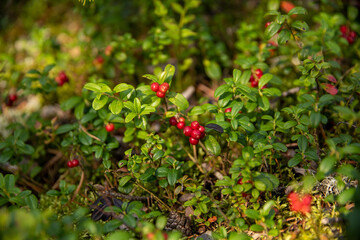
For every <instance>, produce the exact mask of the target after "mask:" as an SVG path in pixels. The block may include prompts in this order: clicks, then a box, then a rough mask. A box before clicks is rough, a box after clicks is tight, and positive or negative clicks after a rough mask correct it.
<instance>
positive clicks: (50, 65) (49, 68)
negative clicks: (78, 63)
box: [43, 64, 55, 75]
mask: <svg viewBox="0 0 360 240" xmlns="http://www.w3.org/2000/svg"><path fill="white" fill-rule="evenodd" d="M54 67H55V64H49V65H47V66H45V67H44V71H43V74H44V75H48V73H49V72H50V71H51V69H53V68H54Z"/></svg>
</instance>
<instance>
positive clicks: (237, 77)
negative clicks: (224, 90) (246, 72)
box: [233, 69, 241, 84]
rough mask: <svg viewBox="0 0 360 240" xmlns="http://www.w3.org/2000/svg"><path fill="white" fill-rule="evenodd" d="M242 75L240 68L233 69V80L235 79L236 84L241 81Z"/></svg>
mask: <svg viewBox="0 0 360 240" xmlns="http://www.w3.org/2000/svg"><path fill="white" fill-rule="evenodd" d="M240 77H241V71H240V70H238V69H234V70H233V80H234V82H235V84H237V83H238V82H240Z"/></svg>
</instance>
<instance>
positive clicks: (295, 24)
mask: <svg viewBox="0 0 360 240" xmlns="http://www.w3.org/2000/svg"><path fill="white" fill-rule="evenodd" d="M291 27H293V28H296V29H299V30H300V31H308V30H309V26H308V25H307V23H306V22H304V21H295V22H293V23H292V24H291Z"/></svg>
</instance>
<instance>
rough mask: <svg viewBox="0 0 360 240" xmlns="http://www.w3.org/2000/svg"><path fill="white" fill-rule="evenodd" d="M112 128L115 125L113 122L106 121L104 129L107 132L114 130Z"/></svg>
mask: <svg viewBox="0 0 360 240" xmlns="http://www.w3.org/2000/svg"><path fill="white" fill-rule="evenodd" d="M114 129H115V125H114V124H113V123H108V124H106V125H105V130H106V131H107V132H112V131H114Z"/></svg>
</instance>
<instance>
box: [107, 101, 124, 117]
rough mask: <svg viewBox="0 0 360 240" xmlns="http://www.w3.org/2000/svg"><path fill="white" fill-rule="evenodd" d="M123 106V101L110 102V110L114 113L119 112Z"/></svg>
mask: <svg viewBox="0 0 360 240" xmlns="http://www.w3.org/2000/svg"><path fill="white" fill-rule="evenodd" d="M122 108H123V103H122V101H119V100H114V101H112V102H111V103H110V104H109V110H110V111H111V113H112V114H115V115H116V114H119V113H120V112H121V110H122Z"/></svg>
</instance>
